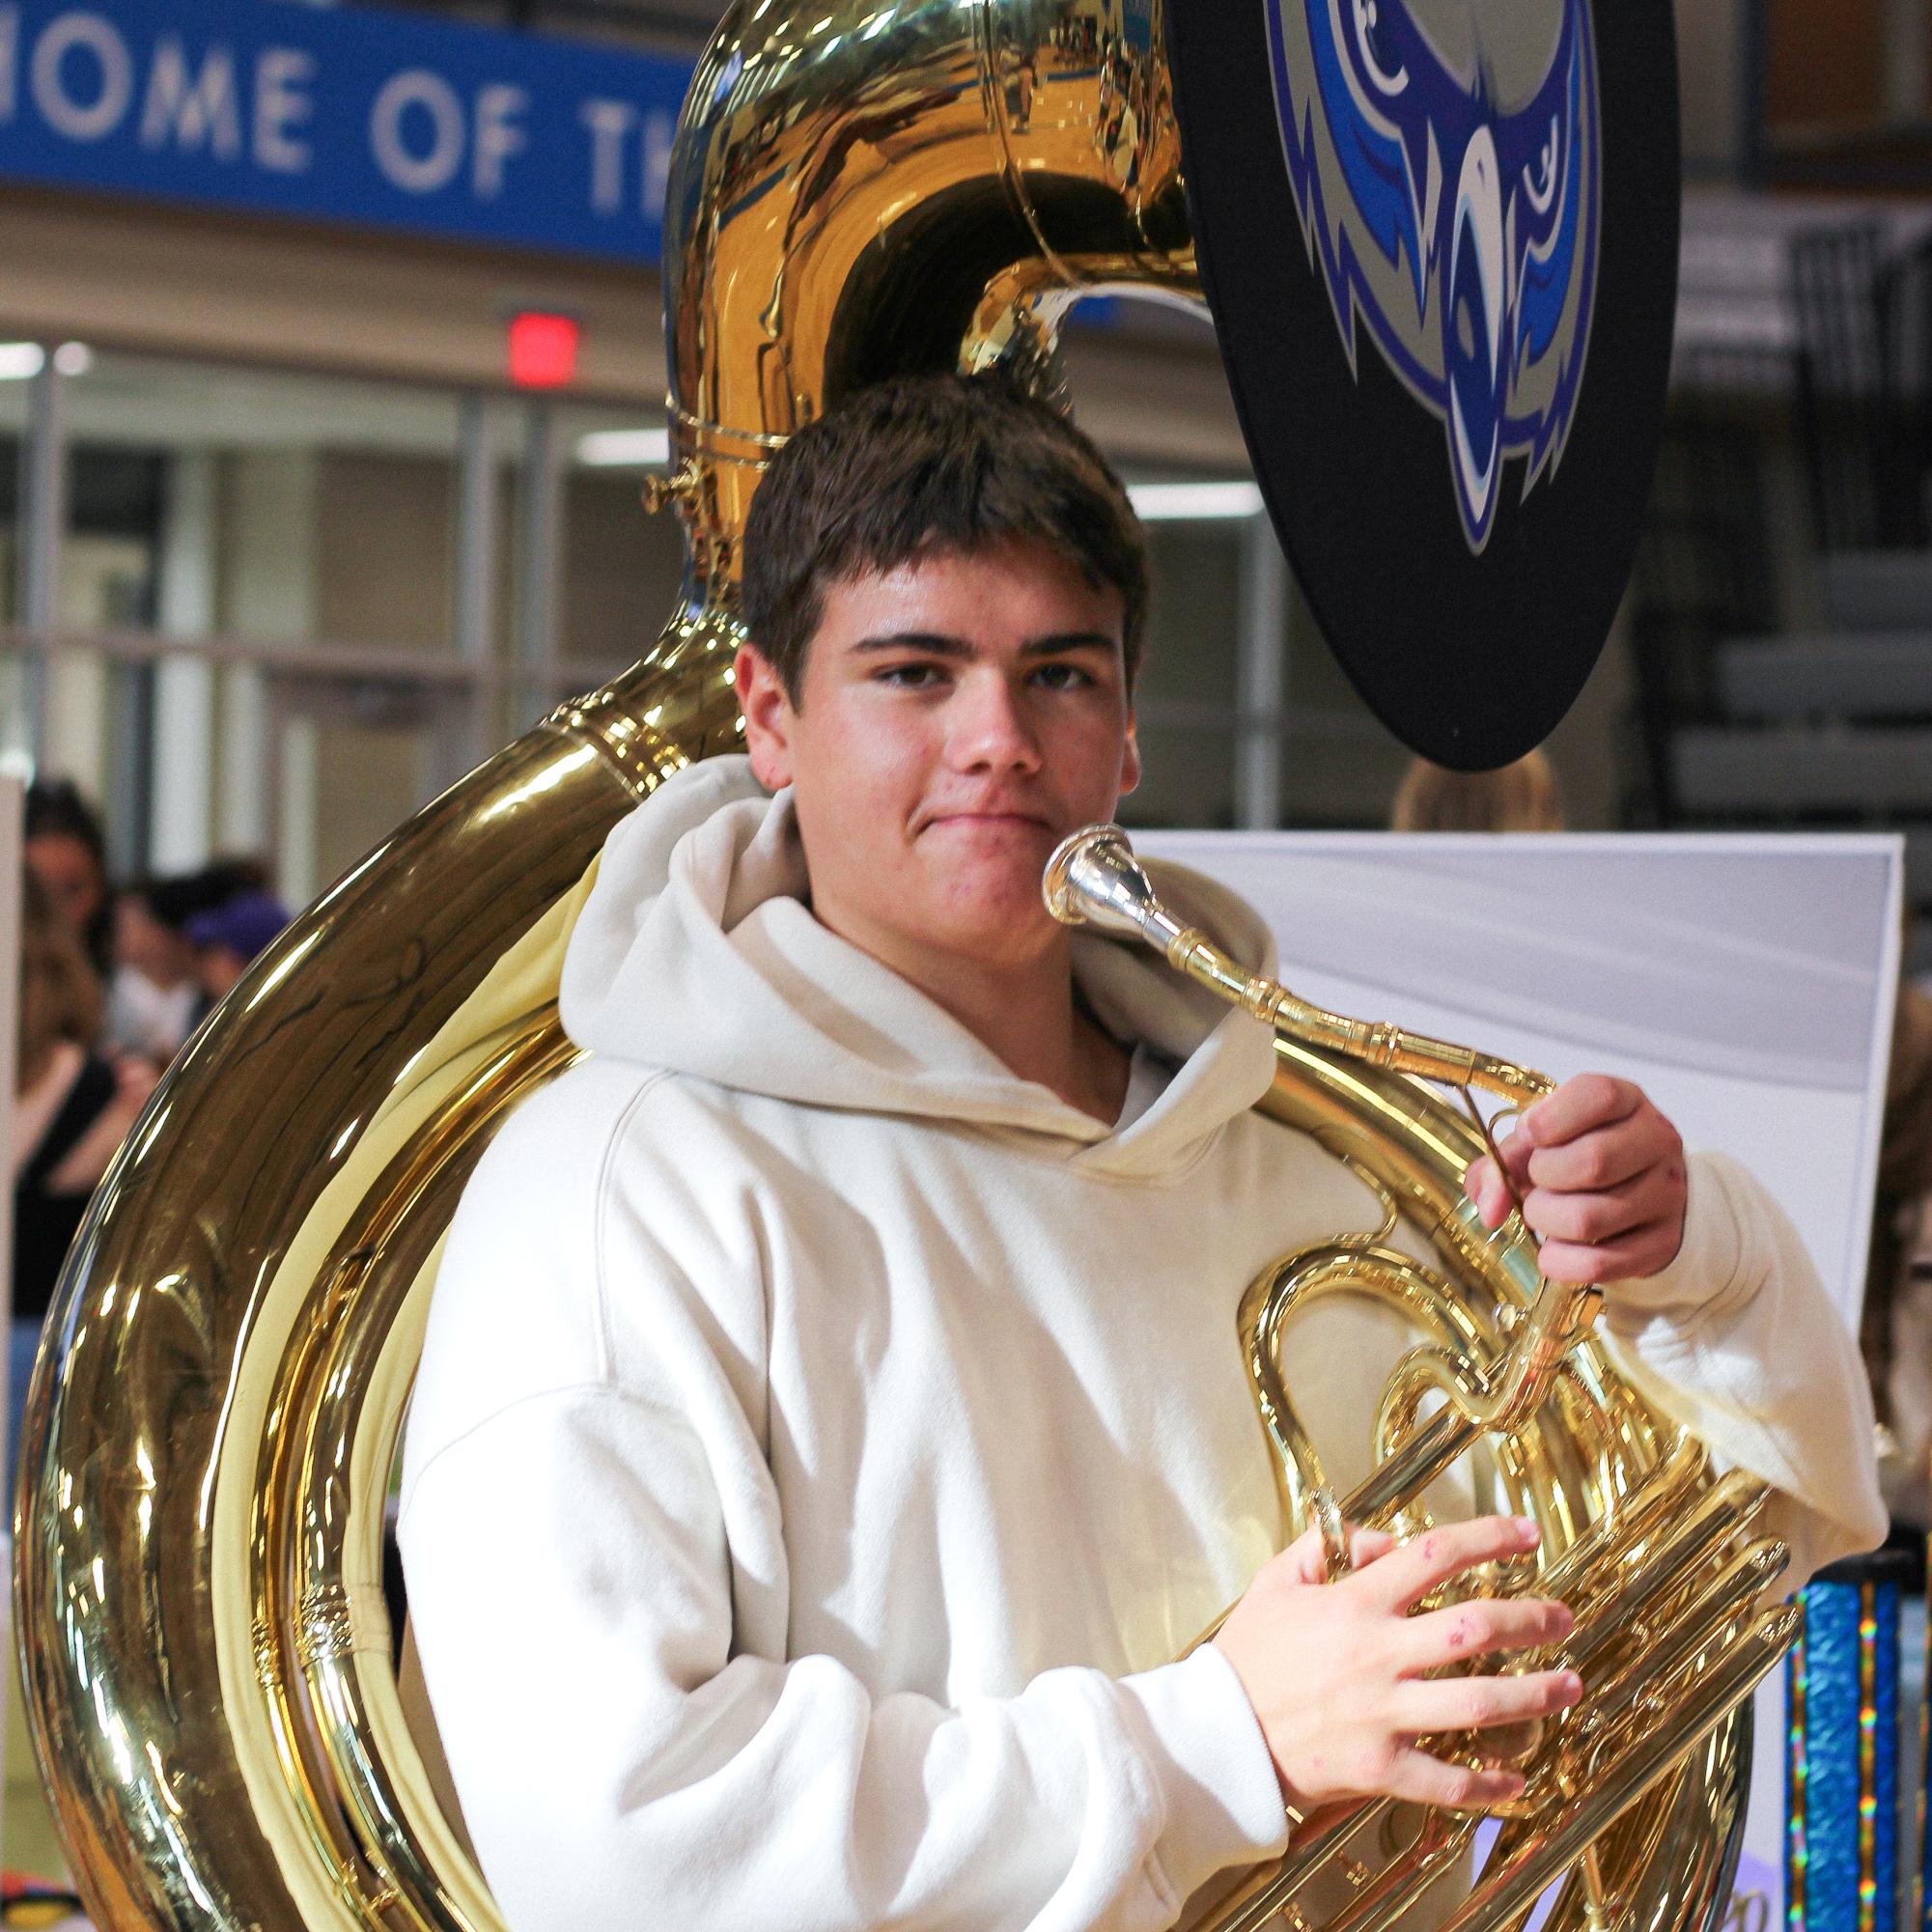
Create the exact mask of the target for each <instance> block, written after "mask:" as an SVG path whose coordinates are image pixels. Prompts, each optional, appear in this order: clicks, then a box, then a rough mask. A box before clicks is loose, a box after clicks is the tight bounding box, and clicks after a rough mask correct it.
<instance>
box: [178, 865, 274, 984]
mask: <svg viewBox="0 0 1932 1932" xmlns="http://www.w3.org/2000/svg"><path fill="white" fill-rule="evenodd" d="M288 923H289V915H288V913H287V911H285V910H283V907H282V902H281V901H280V900H279V899H277V898H276V897H275V896H274V895H273V894H272V893H269V892H263V891H252V892H241V893H238V894H237V895H236V896H235V897H234V898H232V899H229V900H226V901H224V902H223V903H222V904H221V905H219V906H216V907H214V908H213V909H212V910H210V911H207V912H202V913H198V914H197V915H196V916H195V917H194V918H192V919H190V920H189V921H188V922H187V928H186V931H187V937H188V939H189V941H190V943H192V945H193V946H194V949H195V956H196V962H197V966H196V969H197V971H198V972H199V974H200V977H201V988H202V993H203V995H204V997H205V999H206V1002H207V1003H206V1005H205V1006H204V1007H203V1009H202V1010H203V1012H206V1011H207V1010H208V1008H209V1007H211V1006H213V1005H214V1003H215V1001H216V1000H218V999H220V998H221V997H222V995H223V994H226V993H227V992H228V990H229V988H230V987H232V986H233V985H234V984H235V982H236V981H237V980H238V979H239V978H240V977H241V975H242V974H243V973H244V972H246V971H247V970H248V968H249V966H251V965H253V964H254V961H255V957H256V955H257V954H258V953H261V952H262V951H264V950H265V949H266V946H267V944H268V942H269V940H271V939H272V938H274V937H275V936H276V934H278V933H279V932H280V931H281V930H282V928H283V927H284V926H286V925H287V924H288Z"/></svg>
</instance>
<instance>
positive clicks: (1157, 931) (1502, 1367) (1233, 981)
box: [1041, 826, 1602, 1546]
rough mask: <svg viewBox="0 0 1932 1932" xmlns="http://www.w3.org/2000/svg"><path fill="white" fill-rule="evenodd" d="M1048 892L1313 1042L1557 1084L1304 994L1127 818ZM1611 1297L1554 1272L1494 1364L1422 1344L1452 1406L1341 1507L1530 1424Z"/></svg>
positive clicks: (1538, 1089) (1069, 863) (1367, 1501)
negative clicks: (1239, 952) (1137, 845)
mask: <svg viewBox="0 0 1932 1932" xmlns="http://www.w3.org/2000/svg"><path fill="white" fill-rule="evenodd" d="M1041 891H1042V894H1043V896H1044V897H1045V899H1046V902H1047V909H1048V910H1049V911H1050V912H1051V913H1052V915H1053V916H1054V917H1055V918H1056V919H1058V920H1060V921H1061V922H1062V923H1063V924H1066V925H1069V926H1087V925H1090V926H1093V927H1095V928H1097V929H1098V930H1099V931H1101V932H1104V933H1106V934H1109V935H1111V936H1112V937H1114V938H1128V939H1137V940H1139V941H1140V942H1141V943H1142V944H1144V945H1148V946H1151V947H1153V948H1154V950H1155V951H1156V952H1158V953H1160V954H1161V955H1162V957H1163V958H1164V959H1165V960H1166V961H1167V963H1168V965H1169V966H1173V967H1174V968H1175V969H1176V970H1177V971H1180V972H1184V973H1186V974H1187V976H1188V977H1189V978H1190V979H1191V980H1193V981H1194V982H1195V983H1196V984H1197V985H1201V986H1205V987H1207V988H1208V989H1209V990H1210V991H1211V992H1213V993H1216V994H1219V996H1220V997H1221V998H1223V999H1225V1000H1226V1001H1227V1002H1228V1003H1229V1004H1230V1005H1232V1006H1238V1007H1240V1008H1241V1009H1242V1010H1243V1011H1244V1012H1246V1013H1248V1014H1251V1015H1252V1016H1253V1017H1254V1018H1255V1019H1256V1020H1259V1021H1261V1022H1264V1023H1265V1024H1267V1025H1270V1026H1272V1027H1274V1030H1275V1031H1276V1033H1278V1034H1281V1035H1283V1036H1285V1037H1287V1038H1288V1039H1291V1040H1294V1041H1297V1042H1299V1043H1301V1044H1302V1045H1304V1046H1309V1047H1314V1048H1317V1049H1319V1050H1323V1051H1326V1052H1330V1053H1340V1054H1345V1055H1348V1056H1349V1057H1351V1058H1354V1059H1358V1060H1361V1061H1365V1062H1366V1063H1367V1064H1368V1065H1370V1066H1372V1067H1382V1068H1387V1069H1390V1070H1392V1071H1393V1072H1396V1073H1401V1074H1410V1075H1415V1076H1418V1077H1419V1078H1423V1079H1430V1080H1435V1081H1438V1082H1440V1083H1442V1084H1443V1085H1445V1086H1450V1087H1454V1088H1456V1089H1458V1090H1459V1091H1460V1092H1462V1093H1464V1094H1465V1095H1467V1094H1468V1093H1469V1091H1470V1089H1472V1088H1473V1089H1479V1090H1480V1091H1482V1092H1485V1093H1490V1094H1494V1095H1496V1096H1498V1098H1500V1099H1502V1100H1505V1101H1507V1102H1508V1103H1509V1104H1510V1105H1511V1106H1519V1107H1520V1106H1528V1105H1529V1104H1530V1103H1532V1102H1534V1101H1538V1100H1540V1099H1542V1097H1543V1096H1544V1095H1545V1094H1547V1093H1549V1092H1551V1091H1552V1090H1553V1087H1554V1082H1553V1081H1552V1080H1551V1079H1550V1078H1549V1077H1548V1075H1545V1074H1539V1073H1536V1072H1535V1071H1533V1070H1532V1069H1530V1068H1527V1067H1519V1066H1517V1065H1515V1064H1514V1063H1512V1062H1511V1061H1508V1060H1500V1059H1497V1058H1496V1057H1494V1056H1493V1055H1491V1054H1488V1053H1480V1052H1478V1051H1476V1050H1475V1049H1474V1048H1472V1047H1462V1046H1458V1045H1456V1044H1455V1042H1453V1041H1449V1040H1437V1039H1432V1038H1431V1037H1429V1036H1428V1035H1427V1034H1422V1033H1410V1032H1405V1031H1404V1030H1403V1029H1402V1028H1400V1027H1397V1026H1390V1025H1388V1024H1386V1023H1385V1022H1380V1021H1375V1022H1370V1021H1366V1020H1351V1019H1349V1018H1347V1017H1346V1016H1344V1015H1342V1014H1339V1013H1330V1012H1329V1011H1327V1009H1326V1008H1323V1007H1319V1006H1315V1005H1311V1004H1310V1003H1309V1002H1308V1001H1307V1000H1304V999H1300V998H1298V997H1297V996H1296V995H1295V994H1292V993H1290V992H1289V991H1288V989H1287V988H1286V987H1285V986H1283V985H1281V984H1280V982H1279V981H1277V980H1274V979H1270V978H1269V977H1268V976H1267V975H1266V974H1264V973H1258V972H1250V971H1249V970H1248V969H1247V968H1246V966H1242V965H1241V963H1240V962H1239V961H1237V960H1235V959H1233V958H1232V957H1231V956H1230V955H1229V954H1227V953H1226V952H1224V951H1223V950H1222V949H1221V948H1220V947H1219V946H1218V945H1217V944H1216V943H1215V942H1214V940H1212V939H1211V938H1208V937H1207V935H1206V934H1204V933H1202V932H1201V931H1200V930H1199V929H1198V928H1197V927H1193V926H1186V925H1183V924H1182V923H1181V922H1180V920H1178V919H1177V918H1175V916H1174V915H1173V914H1172V913H1171V912H1170V911H1168V910H1167V909H1166V908H1165V907H1164V906H1162V904H1161V902H1160V899H1159V897H1158V896H1157V894H1156V893H1155V890H1154V886H1153V882H1152V881H1150V880H1149V878H1148V877H1147V873H1146V871H1145V869H1144V868H1143V867H1142V866H1141V864H1140V862H1139V860H1138V859H1136V858H1135V857H1134V849H1133V847H1132V845H1130V844H1129V842H1128V838H1127V834H1126V833H1125V832H1123V831H1122V830H1121V829H1120V827H1119V826H1086V827H1085V828H1084V829H1083V830H1081V831H1078V832H1075V833H1074V834H1073V835H1072V836H1071V837H1070V838H1067V839H1064V840H1062V841H1061V843H1060V845H1059V847H1058V848H1057V849H1056V850H1055V852H1054V853H1053V854H1052V856H1051V857H1050V859H1049V860H1048V861H1047V869H1046V872H1045V875H1044V876H1043V878H1042V880H1041ZM1471 1110H1472V1111H1473V1109H1471ZM1478 1120H1479V1122H1480V1117H1479V1116H1478ZM1485 1132H1486V1130H1485ZM1601 1299H1602V1297H1601V1294H1600V1291H1598V1290H1597V1289H1595V1288H1593V1287H1588V1286H1583V1285H1569V1284H1565V1283H1561V1282H1553V1281H1550V1280H1548V1279H1547V1278H1546V1279H1545V1281H1544V1282H1543V1285H1542V1287H1541V1288H1540V1290H1539V1291H1538V1293H1537V1296H1536V1299H1535V1301H1534V1302H1532V1303H1531V1305H1530V1307H1529V1309H1528V1311H1527V1313H1526V1315H1525V1316H1524V1318H1523V1321H1522V1323H1521V1325H1520V1327H1519V1328H1518V1330H1517V1332H1516V1334H1515V1335H1514V1336H1513V1337H1512V1339H1511V1342H1510V1347H1509V1350H1508V1352H1507V1354H1505V1355H1504V1357H1503V1358H1502V1359H1501V1360H1500V1361H1499V1362H1498V1363H1497V1364H1496V1366H1495V1368H1494V1370H1493V1371H1492V1372H1491V1373H1488V1374H1485V1373H1484V1372H1483V1371H1482V1370H1480V1369H1478V1368H1476V1367H1475V1366H1473V1365H1472V1364H1470V1363H1469V1362H1467V1361H1463V1360H1460V1359H1458V1358H1454V1357H1452V1356H1450V1355H1448V1354H1446V1353H1444V1352H1443V1351H1441V1350H1434V1349H1421V1350H1417V1351H1415V1353H1414V1355H1413V1356H1412V1357H1410V1358H1409V1359H1408V1364H1407V1372H1408V1373H1410V1374H1412V1375H1414V1376H1415V1377H1416V1378H1417V1379H1418V1380H1421V1381H1423V1382H1425V1383H1426V1384H1428V1385H1429V1386H1434V1387H1436V1388H1438V1389H1440V1390H1441V1391H1442V1394H1443V1395H1444V1396H1446V1397H1447V1398H1448V1403H1447V1406H1446V1407H1445V1408H1443V1409H1442V1410H1440V1411H1438V1413H1437V1414H1436V1415H1435V1416H1433V1417H1432V1418H1431V1419H1430V1421H1429V1422H1427V1423H1425V1424H1424V1425H1422V1427H1420V1428H1419V1429H1417V1430H1416V1431H1415V1433H1414V1435H1413V1436H1412V1437H1411V1438H1410V1440H1409V1441H1408V1442H1405V1443H1404V1444H1402V1446H1401V1447H1400V1448H1399V1449H1398V1450H1397V1451H1396V1452H1395V1453H1394V1454H1393V1455H1392V1456H1390V1457H1389V1458H1388V1460H1387V1461H1386V1462H1385V1463H1384V1464H1383V1465H1382V1466H1381V1467H1380V1468H1379V1469H1377V1470H1374V1471H1373V1472H1372V1473H1371V1474H1370V1475H1369V1476H1368V1478H1367V1479H1366V1480H1365V1481H1364V1482H1363V1483H1362V1484H1361V1485H1360V1486H1359V1487H1358V1489H1357V1490H1356V1491H1355V1492H1354V1493H1353V1494H1352V1495H1350V1496H1349V1497H1347V1498H1344V1499H1343V1501H1342V1502H1341V1504H1340V1509H1341V1511H1342V1512H1343V1513H1344V1514H1346V1515H1347V1517H1348V1518H1349V1519H1350V1520H1351V1521H1355V1522H1364V1523H1377V1522H1383V1521H1386V1520H1387V1518H1388V1517H1390V1516H1392V1515H1393V1514H1394V1513H1395V1512H1396V1511H1397V1510H1399V1509H1401V1508H1402V1507H1403V1506H1404V1505H1405V1504H1406V1503H1407V1502H1408V1501H1409V1500H1410V1499H1411V1498H1414V1496H1416V1495H1419V1494H1420V1492H1421V1491H1422V1490H1423V1489H1425V1488H1426V1487H1427V1486H1428V1484H1429V1483H1430V1482H1431V1481H1433V1480H1434V1479H1435V1477H1436V1476H1438V1475H1440V1474H1441V1473H1442V1470H1444V1469H1445V1468H1447V1467H1448V1465H1449V1464H1450V1463H1452V1462H1454V1461H1455V1459H1456V1458H1457V1457H1458V1456H1459V1455H1461V1454H1462V1453H1463V1451H1464V1450H1465V1449H1466V1448H1468V1447H1469V1445H1470V1442H1473V1441H1474V1439H1475V1437H1476V1436H1477V1435H1479V1434H1483V1433H1487V1432H1490V1431H1508V1430H1513V1429H1515V1428H1517V1427H1519V1426H1520V1425H1521V1424H1522V1422H1523V1421H1524V1420H1525V1419H1526V1417H1527V1416H1528V1415H1529V1414H1531V1412H1533V1411H1534V1410H1535V1408H1536V1407H1537V1405H1538V1404H1539V1403H1540V1402H1541V1401H1542V1400H1543V1397H1544V1395H1545V1394H1546V1393H1547V1392H1548V1390H1549V1387H1550V1385H1551V1382H1552V1380H1553V1378H1554V1375H1555V1373H1556V1370H1557V1369H1558V1367H1559V1366H1560V1365H1561V1363H1562V1360H1563V1358H1564V1357H1565V1356H1566V1355H1567V1354H1568V1353H1569V1350H1570V1348H1571V1346H1572V1345H1573V1343H1574V1342H1575V1341H1576V1339H1577V1337H1578V1336H1579V1335H1580V1334H1582V1332H1583V1331H1584V1330H1586V1329H1587V1328H1588V1327H1589V1325H1590V1322H1591V1320H1592V1319H1593V1318H1594V1316H1595V1314H1596V1310H1597V1307H1598V1304H1599V1302H1601ZM1330 1527H1331V1528H1332V1527H1333V1526H1332V1524H1331V1525H1330ZM1336 1541H1337V1539H1336V1538H1335V1537H1333V1536H1331V1537H1330V1544H1331V1546H1333V1545H1334V1544H1335V1543H1336Z"/></svg>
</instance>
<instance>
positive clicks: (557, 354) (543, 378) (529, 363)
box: [510, 309, 583, 389]
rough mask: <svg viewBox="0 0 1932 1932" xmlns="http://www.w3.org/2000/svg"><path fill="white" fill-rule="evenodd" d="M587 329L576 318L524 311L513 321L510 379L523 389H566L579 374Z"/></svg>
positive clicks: (536, 310) (540, 311)
mask: <svg viewBox="0 0 1932 1932" xmlns="http://www.w3.org/2000/svg"><path fill="white" fill-rule="evenodd" d="M582 336H583V327H582V325H581V324H580V323H579V322H578V321H577V319H576V317H575V316H562V315H555V314H546V313H545V312H544V311H543V310H541V309H524V310H522V311H521V312H520V313H519V314H517V315H514V316H512V317H511V318H510V379H511V381H513V382H514V383H516V384H517V386H518V388H519V389H562V388H566V387H568V386H569V384H570V383H571V381H572V380H573V379H574V377H575V376H576V373H577V344H578V342H579V341H580V340H581V339H582Z"/></svg>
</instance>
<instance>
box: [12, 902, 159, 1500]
mask: <svg viewBox="0 0 1932 1932" xmlns="http://www.w3.org/2000/svg"><path fill="white" fill-rule="evenodd" d="M21 887H22V898H21V913H22V917H21V922H20V1007H19V1042H18V1047H19V1051H18V1059H17V1064H16V1078H17V1081H18V1092H17V1095H16V1098H15V1101H14V1149H13V1160H14V1325H13V1332H12V1336H11V1340H10V1357H9V1395H10V1409H9V1414H8V1443H9V1455H8V1488H9V1492H10V1493H11V1491H12V1488H13V1478H14V1458H15V1454H16V1445H17V1443H18V1441H19V1428H20V1414H21V1410H22V1408H23V1406H24V1400H25V1396H26V1390H27V1382H28V1379H29V1377H30V1376H31V1374H32V1371H33V1363H34V1354H35V1350H36V1348H37V1347H38V1345H39V1341H40V1332H41V1327H42V1323H43V1322H44V1320H45V1319H46V1313H47V1307H48V1304H49V1302H51V1301H52V1299H53V1292H54V1284H55V1283H56V1281H57V1280H58V1279H59V1277H60V1271H61V1264H62V1262H63V1261H64V1260H65V1259H66V1258H67V1251H68V1248H69V1247H70V1246H71V1245H72V1242H73V1238H74V1236H75V1234H76V1233H77V1232H78V1231H79V1228H80V1223H81V1218H82V1217H83V1216H84V1215H85V1214H86V1212H87V1203H88V1200H89V1198H90V1197H91V1196H92V1194H93V1192H94V1190H95V1188H96V1186H97V1185H98V1183H99V1180H100V1177H101V1176H102V1175H103V1174H104V1173H105V1172H106V1171H107V1165H108V1162H110V1161H112V1160H113V1158H114V1155H115V1152H116V1150H117V1149H118V1148H119V1147H120V1145H121V1142H122V1140H123V1139H124V1138H125V1137H126V1133H127V1130H128V1128H129V1127H131V1126H132V1125H133V1123H134V1117H135V1115H136V1114H138V1113H139V1112H140V1110H141V1107H142V1106H143V1104H144V1103H145V1102H146V1100H147V1098H148V1095H149V1094H150V1093H151V1092H152V1091H153V1090H154V1069H153V1068H152V1067H150V1066H148V1065H147V1063H146V1062H145V1061H142V1060H139V1059H136V1058H132V1057H130V1058H127V1059H126V1060H122V1061H118V1062H117V1061H113V1060H107V1059H103V1058H101V1057H100V1056H99V1055H98V1053H97V1052H96V1051H95V1050H94V1042H95V1040H96V1039H97V1038H98V1034H99V1031H100V1011H101V989H100V981H99V979H98V977H97V975H96V974H95V972H94V969H93V968H92V966H90V965H89V964H88V961H87V958H86V955H85V954H84V953H83V952H82V951H81V946H80V941H79V940H78V938H76V937H75V935H74V934H73V932H72V931H71V930H70V927H69V926H68V924H67V923H66V921H65V920H63V919H62V918H61V917H60V915H59V914H58V913H57V912H56V911H55V910H54V907H53V905H52V903H51V901H50V900H49V898H48V895H47V893H46V891H45V890H44V888H43V887H42V885H41V882H40V881H39V880H38V878H37V877H36V876H35V874H34V873H33V872H32V871H31V870H29V871H28V872H26V874H25V875H24V877H23V879H22V881H21Z"/></svg>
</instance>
